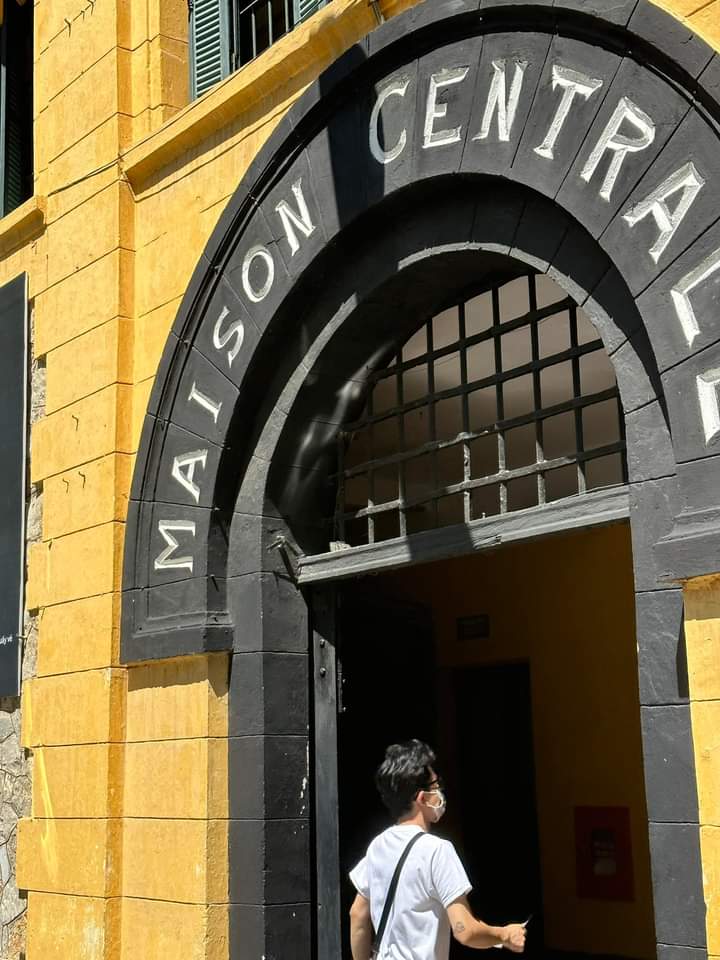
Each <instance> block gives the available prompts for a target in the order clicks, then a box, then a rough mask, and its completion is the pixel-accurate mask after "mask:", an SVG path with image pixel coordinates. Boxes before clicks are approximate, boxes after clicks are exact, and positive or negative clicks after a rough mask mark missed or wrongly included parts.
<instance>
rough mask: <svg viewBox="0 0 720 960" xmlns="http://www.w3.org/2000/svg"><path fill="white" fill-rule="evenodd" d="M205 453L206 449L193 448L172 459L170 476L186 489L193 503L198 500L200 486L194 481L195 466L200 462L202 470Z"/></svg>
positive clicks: (206, 452) (205, 459) (204, 464)
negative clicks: (189, 451) (190, 451)
mask: <svg viewBox="0 0 720 960" xmlns="http://www.w3.org/2000/svg"><path fill="white" fill-rule="evenodd" d="M207 455H208V451H207V450H193V451H192V453H183V454H180V455H178V456H177V457H175V458H174V460H173V465H172V471H171V473H172V476H173V477H174V479H175V480H177V481H178V483H179V484H180V486H181V487H184V488H185V489H186V490H187V491H188V493H189V494H190V496H191V497H192V498H193V500H194V501H195V503H199V501H200V487H199V486H198V485H197V484H196V483H195V467H197V465H198V464H201V465H202V468H203V470H204V469H205V466H206V464H207Z"/></svg>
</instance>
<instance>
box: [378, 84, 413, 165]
mask: <svg viewBox="0 0 720 960" xmlns="http://www.w3.org/2000/svg"><path fill="white" fill-rule="evenodd" d="M409 85H410V80H409V79H396V80H392V81H390V83H388V85H387V86H386V87H384V88H383V89H382V90H381V91H380V93H379V94H378V97H377V100H376V101H375V106H374V107H373V109H372V113H371V115H370V153H372V155H373V157H374V158H375V159H376V160H377V162H378V163H382V164H383V165H387V164H388V163H392V162H393V160H397V158H398V157H399V156H400V154H401V153H402V152H403V150H404V149H405V145H406V144H407V130H406V129H404V128H403V130H402V132H401V134H400V137H399V138H398V142H397V143H396V144H395V146H394V147H393V148H392V149H390V150H385V149H383V147H381V146H380V136H379V132H378V127H379V124H380V111H381V110H382V108H383V106H384V104H385V101H386V100H387V99H388V97H404V96H405V94H406V93H407V88H408V87H409Z"/></svg>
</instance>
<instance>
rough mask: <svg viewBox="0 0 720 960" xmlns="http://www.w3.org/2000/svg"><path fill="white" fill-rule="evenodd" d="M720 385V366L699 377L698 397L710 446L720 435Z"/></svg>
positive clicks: (706, 437)
mask: <svg viewBox="0 0 720 960" xmlns="http://www.w3.org/2000/svg"><path fill="white" fill-rule="evenodd" d="M719 386H720V368H716V369H715V370H708V371H707V372H706V373H701V374H700V375H699V376H698V378H697V391H698V399H699V401H700V414H701V416H702V422H703V430H704V431H705V445H706V446H709V445H710V444H711V443H713V442H714V441H715V440H717V439H718V437H720V405H718V387H719Z"/></svg>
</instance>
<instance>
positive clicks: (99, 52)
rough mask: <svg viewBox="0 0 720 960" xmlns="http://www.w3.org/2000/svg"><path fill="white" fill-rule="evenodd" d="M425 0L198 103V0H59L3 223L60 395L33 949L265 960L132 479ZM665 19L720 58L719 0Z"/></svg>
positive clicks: (705, 777) (711, 715) (277, 57)
mask: <svg viewBox="0 0 720 960" xmlns="http://www.w3.org/2000/svg"><path fill="white" fill-rule="evenodd" d="M9 2H10V0H6V3H9ZM425 3H426V5H427V4H433V3H435V0H425ZM412 6H413V2H412V0H378V2H377V3H375V4H371V3H368V2H366V0H332V2H331V3H329V4H328V5H327V6H325V7H324V8H322V9H321V10H319V11H318V12H317V13H315V14H314V15H313V16H312V17H310V18H309V19H307V20H306V21H305V22H303V23H302V24H300V25H299V26H298V27H297V28H296V29H295V30H293V31H292V32H291V33H289V34H287V35H286V36H284V37H281V38H280V39H279V40H278V41H277V42H276V43H274V44H273V45H272V46H271V47H269V49H267V50H265V51H264V52H263V53H261V54H260V55H259V56H258V57H257V58H256V59H254V60H252V61H251V62H250V63H248V64H246V65H245V66H244V67H242V68H241V69H239V70H238V71H236V72H234V73H232V74H230V75H229V76H228V77H227V78H226V79H224V80H223V81H222V82H221V83H219V84H218V85H216V86H214V87H212V89H210V90H209V91H208V92H207V93H206V94H204V95H203V96H202V97H200V98H199V99H196V100H194V101H192V102H190V94H189V66H188V63H189V45H188V9H187V5H186V3H185V2H184V0H132V2H126V0H90V2H86V0H53V2H50V0H36V2H35V6H34V13H35V19H34V51H35V52H34V84H35V87H34V155H35V173H34V195H33V197H32V198H31V199H29V200H27V201H26V202H24V203H23V204H22V205H21V206H20V207H18V208H17V209H15V210H14V211H13V212H12V213H9V214H8V215H7V216H6V217H5V218H4V219H3V220H2V221H0V282H5V281H9V280H10V279H12V278H14V277H16V276H17V275H19V274H21V273H26V274H27V278H28V297H29V302H30V305H31V318H32V351H33V376H34V377H35V378H36V385H37V384H39V383H40V382H41V381H43V382H44V401H43V402H42V408H41V409H40V410H37V411H36V416H35V420H34V422H33V424H32V429H31V434H30V454H29V464H30V471H31V475H30V479H31V488H32V491H33V496H34V497H35V498H36V499H37V501H38V507H37V509H38V510H40V511H41V524H40V525H39V527H38V529H37V531H36V534H35V539H33V540H32V542H29V544H28V550H27V584H26V607H27V610H28V611H29V617H30V618H31V620H32V624H33V630H36V634H37V655H36V662H35V663H34V664H32V665H29V664H28V665H26V676H25V679H24V682H23V685H22V695H21V705H20V710H21V718H22V745H23V747H24V748H25V749H26V750H27V751H28V752H29V756H30V757H31V771H32V787H31V794H32V809H31V811H28V812H27V815H26V816H25V817H24V818H23V819H22V820H21V821H20V823H19V828H18V851H17V886H18V887H19V889H20V890H21V891H26V892H27V914H26V930H23V929H22V924H21V925H20V926H19V927H18V929H17V931H16V935H15V938H14V945H13V946H12V948H9V949H12V952H10V953H8V957H10V956H12V957H19V956H20V955H21V951H24V955H25V956H26V957H27V960H60V958H62V960H67V958H73V960H129V958H131V957H133V958H135V957H140V958H142V960H165V958H170V957H182V958H187V960H201V958H202V960H226V958H229V957H232V958H233V960H234V958H235V957H237V958H239V960H240V958H242V960H244V958H245V957H246V956H247V957H250V956H254V954H253V953H251V952H250V948H249V947H248V952H247V954H246V953H244V952H242V950H243V947H242V946H241V944H242V943H243V937H242V931H241V928H242V922H243V921H242V918H236V919H233V911H232V908H231V906H230V899H231V898H230V896H229V893H228V888H229V879H228V877H229V870H230V866H229V861H230V859H231V858H232V857H233V856H241V854H240V853H239V852H238V850H237V847H236V846H234V845H233V842H232V840H231V838H230V834H231V832H232V826H231V824H232V817H231V814H230V812H229V810H230V808H229V799H228V798H229V790H230V788H229V783H230V781H231V779H232V778H233V777H236V778H237V777H239V778H240V779H242V778H243V777H245V776H247V777H252V775H253V771H252V769H248V770H247V771H243V770H242V769H241V770H238V771H235V772H234V773H233V772H232V771H231V770H229V765H231V764H232V762H233V761H232V755H231V754H229V752H228V730H229V723H230V721H229V704H228V701H229V686H230V683H231V679H230V673H229V670H230V655H229V653H227V652H223V651H219V652H214V653H204V654H197V655H191V656H187V657H171V658H163V659H158V660H152V661H150V662H146V663H134V664H130V665H128V664H127V663H125V662H123V659H122V658H121V647H120V642H121V591H122V589H123V552H124V536H125V522H126V518H127V512H128V501H129V497H130V488H131V483H132V478H133V470H134V467H135V460H136V454H137V451H138V447H139V444H140V440H141V431H142V427H143V420H144V417H145V415H146V411H147V409H148V403H149V400H150V393H151V389H152V387H153V384H154V381H155V377H156V372H157V370H158V365H159V363H160V358H161V355H162V353H163V349H164V348H165V344H166V341H167V339H168V336H169V333H170V331H171V327H172V324H173V321H174V319H175V317H176V315H177V313H178V310H179V308H180V305H181V301H182V300H183V297H184V295H185V293H186V290H187V288H188V285H189V283H190V280H191V277H192V274H193V271H194V270H195V268H196V265H197V263H198V261H199V260H200V258H201V255H202V254H203V250H204V249H205V247H206V244H207V242H208V240H209V238H210V236H211V234H212V232H213V230H214V229H215V227H216V225H217V223H218V221H219V219H220V217H221V214H222V213H223V211H224V210H225V208H226V206H227V204H228V201H229V200H230V198H231V197H232V195H233V194H234V192H235V190H236V188H237V186H238V184H240V182H241V181H242V179H243V177H244V175H245V173H246V171H247V170H248V168H249V167H250V164H251V163H252V161H253V160H254V159H255V158H256V157H257V155H258V154H259V152H260V150H261V148H262V146H263V145H264V144H265V143H266V142H267V141H268V138H269V137H270V136H271V134H272V133H273V131H274V130H275V128H276V127H277V126H278V124H279V122H280V121H281V118H282V117H283V116H284V115H285V114H286V113H287V111H288V110H289V108H290V107H291V106H292V105H293V104H295V103H296V102H297V101H298V99H299V98H300V97H301V96H302V94H303V93H304V92H305V91H306V90H307V89H308V88H309V87H310V85H311V84H312V83H313V81H315V80H316V79H317V78H318V77H319V76H320V75H321V74H322V72H323V71H324V70H325V68H327V67H329V66H330V65H332V64H333V63H334V62H335V61H337V60H338V58H339V57H340V55H341V54H343V53H344V52H345V51H347V50H349V49H350V48H351V47H353V45H354V44H356V43H358V42H359V41H362V40H363V38H365V37H366V36H367V35H369V34H371V32H373V31H374V30H375V29H376V28H377V26H378V20H379V19H382V20H385V21H391V20H393V19H394V18H395V17H397V16H399V15H401V14H403V13H404V12H405V11H406V10H407V8H409V7H412ZM661 6H662V7H663V8H664V9H665V10H667V11H668V12H669V13H670V14H672V16H673V17H675V18H677V19H678V20H679V21H681V22H682V23H683V24H684V25H685V26H687V27H689V28H690V29H691V30H692V31H693V32H694V33H695V34H696V35H697V36H698V37H700V38H702V39H703V40H705V41H706V42H707V43H709V44H711V45H713V46H714V47H715V48H716V49H718V50H720V3H718V2H717V0H712V2H709V3H708V2H702V0H667V2H663V3H662V4H661ZM38 395H39V394H38ZM599 549H601V550H603V549H608V555H610V556H617V553H616V552H615V551H616V550H620V552H621V553H622V550H627V545H626V546H624V547H623V548H622V549H621V548H619V547H611V548H606V547H605V546H603V547H600V548H599ZM624 562H625V561H624ZM683 592H684V601H685V613H684V616H685V641H686V645H687V666H688V679H689V699H690V704H691V716H692V736H693V742H694V757H695V771H696V776H697V795H698V803H699V818H700V837H701V850H702V875H703V880H704V899H705V905H706V908H707V914H706V931H707V949H706V955H708V956H710V957H715V958H718V957H720V579H718V577H717V576H705V577H698V578H695V579H689V580H686V581H685V582H684V583H683ZM630 632H631V631H630ZM546 816H547V817H548V818H549V819H550V820H552V816H551V813H550V812H547V811H546ZM233 924H237V925H239V929H240V932H238V933H236V934H231V927H232V926H233ZM681 946H683V947H684V946H685V945H683V944H682V942H681V941H678V949H679V950H680V947H681ZM690 946H691V945H689V944H688V945H687V947H688V949H689V948H690ZM633 949H634V950H635V952H632V953H631V954H630V955H632V956H639V955H641V953H640V952H638V951H640V950H641V948H640V947H637V948H633ZM695 949H697V950H698V951H699V952H698V953H697V956H700V951H702V950H703V949H704V948H703V947H696V948H695ZM678 955H679V954H678ZM693 955H695V954H693ZM277 956H278V957H279V956H280V954H279V953H278V954H277ZM668 956H669V954H668ZM683 956H685V954H683ZM687 956H690V954H687Z"/></svg>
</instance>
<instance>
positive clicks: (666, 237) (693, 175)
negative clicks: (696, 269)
mask: <svg viewBox="0 0 720 960" xmlns="http://www.w3.org/2000/svg"><path fill="white" fill-rule="evenodd" d="M704 184H705V180H704V178H703V177H701V176H700V174H699V173H698V171H697V168H696V166H695V164H694V163H692V161H689V162H688V163H686V164H685V165H684V166H682V167H680V169H679V170H676V171H675V173H673V174H671V175H670V176H669V177H668V178H667V180H665V181H664V182H663V183H661V184H660V186H659V187H657V188H656V189H655V190H653V191H652V193H650V194H649V195H648V196H647V197H645V199H644V200H641V201H640V202H639V203H636V204H635V206H634V207H633V208H632V209H631V210H628V212H627V213H626V214H624V215H623V220H625V221H627V223H629V224H630V226H631V227H634V226H635V224H636V223H639V222H640V221H641V220H643V219H644V218H645V217H647V215H648V214H652V217H653V219H654V220H655V223H656V224H657V228H658V230H659V235H658V238H657V240H656V241H655V243H653V245H652V246H651V247H650V249H649V250H648V253H649V254H650V256H651V257H652V259H653V261H654V262H655V263H657V262H658V260H659V259H660V257H661V256H662V254H663V251H664V250H665V248H666V247H667V245H668V244H669V243H670V241H671V240H672V238H673V237H674V235H675V231H676V230H677V228H678V227H679V226H680V224H681V223H682V222H683V220H684V219H685V215H686V214H687V212H688V210H689V209H690V207H691V206H692V205H693V203H694V201H695V198H696V197H697V195H698V193H700V191H701V190H702V188H703V186H704ZM681 190H682V194H681V196H680V199H679V200H678V202H677V204H676V205H675V209H674V210H670V208H669V207H668V205H667V200H668V199H669V198H670V197H672V196H674V195H675V194H676V193H678V192H679V191H681Z"/></svg>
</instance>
